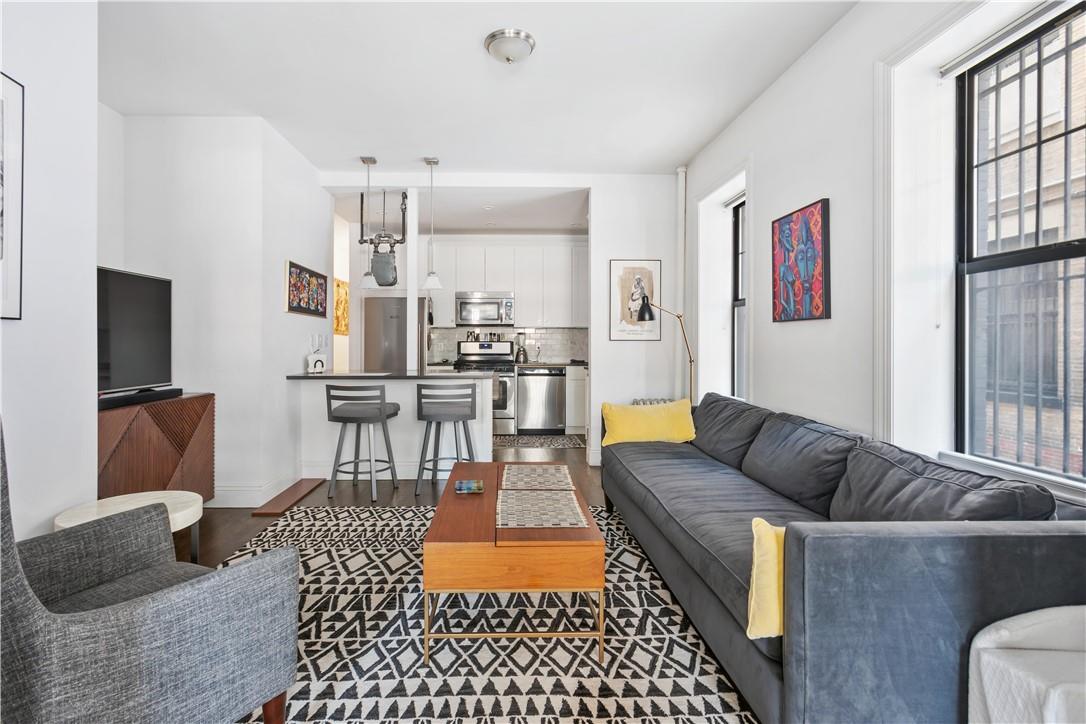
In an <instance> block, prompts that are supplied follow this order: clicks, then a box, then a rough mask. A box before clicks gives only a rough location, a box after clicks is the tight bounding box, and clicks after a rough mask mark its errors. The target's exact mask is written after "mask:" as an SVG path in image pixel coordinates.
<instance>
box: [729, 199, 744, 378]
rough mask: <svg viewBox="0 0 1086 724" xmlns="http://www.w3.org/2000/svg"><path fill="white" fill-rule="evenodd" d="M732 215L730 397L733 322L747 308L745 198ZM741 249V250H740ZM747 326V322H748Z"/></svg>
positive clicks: (735, 371) (735, 372)
mask: <svg viewBox="0 0 1086 724" xmlns="http://www.w3.org/2000/svg"><path fill="white" fill-rule="evenodd" d="M729 209H730V211H731V213H732V308H731V312H732V319H731V327H732V397H737V396H738V394H739V366H738V361H739V357H738V351H739V330H738V325H736V323H735V320H736V317H738V310H739V308H740V307H746V306H747V297H746V293H747V290H746V287H745V285H744V283H743V282H744V279H743V268H742V266H741V264H742V263H743V258H744V257H746V256H747V252H748V251H749V249H747V244H746V242H747V238H746V236H745V235H744V226H745V224H744V221H745V219H746V213H747V199H746V196H745V195H743V196H740V197H739V200H738V201H735V202H733V203H732V204H731V206H730V207H729ZM740 247H741V248H740ZM748 324H749V320H748Z"/></svg>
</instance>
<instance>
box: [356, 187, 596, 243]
mask: <svg viewBox="0 0 1086 724" xmlns="http://www.w3.org/2000/svg"><path fill="white" fill-rule="evenodd" d="M380 192H381V189H379V188H374V189H373V204H374V205H373V206H372V207H371V208H370V231H371V232H372V231H376V230H377V229H380V228H381V193H380ZM400 192H401V189H389V190H388V217H387V218H388V229H389V230H390V231H392V232H393V233H395V234H399V233H400ZM366 203H367V204H368V203H370V200H369V199H367V200H366ZM488 207H489V208H488ZM336 213H337V214H339V215H340V216H342V217H343V218H344V219H346V220H347V221H350V222H352V223H357V222H358V218H359V213H358V194H357V193H339V194H336ZM434 218H435V223H434V231H435V233H438V234H464V233H483V234H496V233H528V234H541V233H552V234H554V233H558V234H586V233H588V190H587V189H553V188H548V189H534V188H486V189H476V188H438V189H437V190H436V193H435V195H434ZM429 231H430V192H429V190H422V191H420V192H419V233H421V234H427V233H429Z"/></svg>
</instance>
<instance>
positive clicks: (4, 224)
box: [0, 74, 26, 319]
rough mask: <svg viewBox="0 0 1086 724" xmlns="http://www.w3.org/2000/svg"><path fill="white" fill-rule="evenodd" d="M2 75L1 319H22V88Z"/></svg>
mask: <svg viewBox="0 0 1086 724" xmlns="http://www.w3.org/2000/svg"><path fill="white" fill-rule="evenodd" d="M0 75H2V76H3V77H2V80H3V96H2V97H0V318H2V319H22V318H23V131H24V124H25V121H26V114H25V111H24V97H23V96H24V91H25V89H24V88H23V84H22V83H20V82H19V81H17V80H15V79H14V78H12V77H10V76H9V75H7V74H0Z"/></svg>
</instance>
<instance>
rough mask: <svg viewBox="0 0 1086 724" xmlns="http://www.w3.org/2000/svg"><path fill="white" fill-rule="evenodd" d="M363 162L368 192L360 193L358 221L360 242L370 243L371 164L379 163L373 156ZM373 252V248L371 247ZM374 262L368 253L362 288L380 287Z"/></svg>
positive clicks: (363, 159) (366, 157)
mask: <svg viewBox="0 0 1086 724" xmlns="http://www.w3.org/2000/svg"><path fill="white" fill-rule="evenodd" d="M362 163H363V164H364V165H365V166H366V193H364V194H359V195H358V217H359V218H358V223H359V224H361V225H362V234H361V238H359V240H358V243H359V244H363V245H365V244H367V243H369V242H368V241H367V239H368V238H369V230H370V217H369V213H370V210H369V207H368V206H366V196H368V195H369V193H370V166H373V165H374V164H376V163H377V159H376V158H374V157H373V156H363V157H362ZM371 252H372V249H371ZM372 265H373V262H372V259H371V257H370V254H368V253H367V254H366V273H365V274H363V275H362V288H363V289H376V288H377V287H378V284H377V279H376V278H374V276H373V266H372Z"/></svg>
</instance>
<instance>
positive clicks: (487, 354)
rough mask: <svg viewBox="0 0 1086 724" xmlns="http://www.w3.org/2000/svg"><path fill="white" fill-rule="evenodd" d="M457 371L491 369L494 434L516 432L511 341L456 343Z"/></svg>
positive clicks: (514, 378) (484, 370) (515, 396)
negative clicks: (493, 376) (493, 375)
mask: <svg viewBox="0 0 1086 724" xmlns="http://www.w3.org/2000/svg"><path fill="white" fill-rule="evenodd" d="M456 352H457V357H456V362H454V363H453V368H454V369H456V371H457V372H493V373H495V375H496V376H495V378H494V434H495V435H515V434H516V432H517V376H516V367H515V366H514V365H513V343H512V341H507V342H457V343H456Z"/></svg>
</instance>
